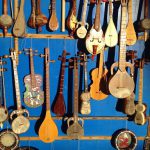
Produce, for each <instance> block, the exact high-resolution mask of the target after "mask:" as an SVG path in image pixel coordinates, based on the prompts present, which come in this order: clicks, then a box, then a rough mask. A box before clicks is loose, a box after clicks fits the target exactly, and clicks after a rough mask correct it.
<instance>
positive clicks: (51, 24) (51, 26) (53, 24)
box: [49, 0, 59, 31]
mask: <svg viewBox="0 0 150 150" xmlns="http://www.w3.org/2000/svg"><path fill="white" fill-rule="evenodd" d="M55 4H56V0H52V1H51V17H50V19H49V29H50V30H52V31H55V30H57V29H58V28H59V23H58V19H57V15H56V6H55Z"/></svg>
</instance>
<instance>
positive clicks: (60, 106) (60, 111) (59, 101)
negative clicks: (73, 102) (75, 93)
mask: <svg viewBox="0 0 150 150" xmlns="http://www.w3.org/2000/svg"><path fill="white" fill-rule="evenodd" d="M66 55H69V53H67V52H66V50H63V53H62V56H61V57H59V58H58V59H59V60H61V61H62V63H61V70H60V79H59V87H58V93H57V95H56V100H55V103H54V107H53V112H54V113H55V114H56V115H57V116H63V115H64V114H65V112H66V106H65V100H64V95H63V88H64V75H65V66H66Z"/></svg>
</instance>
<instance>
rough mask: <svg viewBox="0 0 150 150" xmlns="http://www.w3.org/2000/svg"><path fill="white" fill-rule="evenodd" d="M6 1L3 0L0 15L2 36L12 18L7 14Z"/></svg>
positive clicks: (5, 32) (10, 23) (9, 25)
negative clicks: (1, 13) (0, 13)
mask: <svg viewBox="0 0 150 150" xmlns="http://www.w3.org/2000/svg"><path fill="white" fill-rule="evenodd" d="M7 2H8V0H3V15H2V16H0V27H1V28H2V29H3V32H4V36H5V35H6V34H7V29H8V28H9V27H11V25H12V23H13V21H12V18H11V17H10V16H9V15H8V10H7Z"/></svg>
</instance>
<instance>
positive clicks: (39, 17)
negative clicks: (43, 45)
mask: <svg viewBox="0 0 150 150" xmlns="http://www.w3.org/2000/svg"><path fill="white" fill-rule="evenodd" d="M40 3H41V0H37V1H36V11H35V14H36V17H35V22H36V27H37V28H38V32H41V31H42V28H41V27H42V26H44V25H46V24H47V22H48V19H47V17H46V16H45V15H44V14H43V13H42V12H41V7H40Z"/></svg>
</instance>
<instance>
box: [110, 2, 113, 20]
mask: <svg viewBox="0 0 150 150" xmlns="http://www.w3.org/2000/svg"><path fill="white" fill-rule="evenodd" d="M112 15H113V9H112V0H110V1H109V17H110V18H112Z"/></svg>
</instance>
